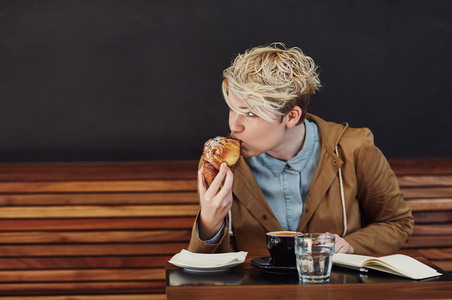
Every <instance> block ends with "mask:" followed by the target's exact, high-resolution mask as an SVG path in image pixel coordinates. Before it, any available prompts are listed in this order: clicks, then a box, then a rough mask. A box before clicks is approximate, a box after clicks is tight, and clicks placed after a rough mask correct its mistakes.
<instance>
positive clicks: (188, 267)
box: [169, 253, 246, 273]
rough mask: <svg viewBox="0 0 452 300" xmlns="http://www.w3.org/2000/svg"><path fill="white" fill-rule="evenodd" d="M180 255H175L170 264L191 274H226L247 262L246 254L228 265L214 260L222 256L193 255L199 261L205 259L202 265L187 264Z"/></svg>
mask: <svg viewBox="0 0 452 300" xmlns="http://www.w3.org/2000/svg"><path fill="white" fill-rule="evenodd" d="M180 255H181V254H180V253H177V254H176V255H174V256H173V257H172V258H171V259H170V260H169V262H170V263H172V264H173V265H175V266H177V267H180V268H184V270H185V271H187V272H191V273H212V272H225V271H227V270H229V269H230V268H232V267H235V266H238V265H240V264H242V263H243V262H244V261H245V258H246V254H245V255H241V258H240V259H235V260H233V261H230V262H226V263H218V262H215V260H214V259H212V258H214V257H215V256H220V255H221V254H200V253H193V255H195V256H196V257H197V258H198V259H203V258H204V260H203V263H202V265H200V264H195V263H193V262H185V261H182V260H181V259H180Z"/></svg>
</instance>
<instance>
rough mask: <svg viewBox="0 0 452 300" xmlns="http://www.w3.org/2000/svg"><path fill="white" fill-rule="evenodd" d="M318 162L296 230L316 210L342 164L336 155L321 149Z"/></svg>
mask: <svg viewBox="0 0 452 300" xmlns="http://www.w3.org/2000/svg"><path fill="white" fill-rule="evenodd" d="M320 162H321V163H319V165H318V166H317V170H316V172H315V175H314V178H313V180H312V183H311V188H310V190H309V195H308V199H307V200H306V205H305V207H304V211H303V214H302V215H301V218H300V223H299V224H298V231H303V229H304V228H305V227H306V225H307V224H308V222H309V220H310V219H311V217H312V216H313V214H314V213H315V211H316V210H317V208H318V206H319V205H320V203H321V202H322V199H323V198H324V196H325V194H326V192H327V191H328V189H329V188H330V187H331V185H332V184H333V182H334V180H335V179H336V178H337V176H338V175H337V174H338V171H339V168H340V167H341V166H342V161H341V160H340V158H338V157H337V156H336V155H334V157H332V156H331V155H330V154H329V153H327V151H325V150H324V149H322V152H321V154H320ZM337 193H338V197H340V191H339V189H338V191H337Z"/></svg>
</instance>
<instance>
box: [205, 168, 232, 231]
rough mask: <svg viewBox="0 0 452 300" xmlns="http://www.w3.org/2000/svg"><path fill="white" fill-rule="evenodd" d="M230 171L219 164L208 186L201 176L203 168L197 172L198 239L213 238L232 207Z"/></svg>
mask: <svg viewBox="0 0 452 300" xmlns="http://www.w3.org/2000/svg"><path fill="white" fill-rule="evenodd" d="M233 177H234V175H233V174H232V171H231V169H230V168H229V167H228V165H227V164H226V163H223V164H221V168H220V171H219V172H218V175H217V176H216V177H215V179H214V180H213V182H212V184H211V185H210V186H209V185H208V184H207V182H206V179H205V177H204V175H203V168H200V169H199V171H198V191H199V196H200V202H201V213H200V215H199V223H198V229H199V237H200V239H201V240H209V239H211V238H212V237H214V236H215V235H216V234H217V232H218V231H219V230H220V229H221V227H222V226H223V224H224V219H225V217H226V215H227V214H228V211H229V210H230V209H231V206H232V183H233Z"/></svg>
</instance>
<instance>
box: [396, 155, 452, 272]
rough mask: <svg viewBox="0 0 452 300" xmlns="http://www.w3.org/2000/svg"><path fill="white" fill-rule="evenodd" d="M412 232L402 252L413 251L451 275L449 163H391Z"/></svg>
mask: <svg viewBox="0 0 452 300" xmlns="http://www.w3.org/2000/svg"><path fill="white" fill-rule="evenodd" d="M390 164H391V167H392V168H393V170H394V172H395V173H396V175H397V178H398V181H399V184H400V187H401V189H402V192H403V194H404V197H405V200H406V201H407V203H408V205H409V206H410V207H411V209H412V210H413V215H414V219H415V230H414V234H413V236H412V237H411V239H410V241H409V242H408V244H406V245H405V246H404V248H405V249H413V250H416V251H418V252H419V253H420V254H422V255H423V256H424V257H425V258H427V259H429V260H430V261H432V262H434V263H435V264H436V265H438V266H439V267H441V268H442V269H443V270H446V271H448V272H452V159H450V158H443V159H417V160H390Z"/></svg>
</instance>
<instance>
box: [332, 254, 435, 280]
mask: <svg viewBox="0 0 452 300" xmlns="http://www.w3.org/2000/svg"><path fill="white" fill-rule="evenodd" d="M333 264H335V265H339V266H341V265H342V266H346V267H356V268H368V269H373V270H378V271H382V272H386V273H390V274H394V275H398V276H403V277H407V278H411V279H416V280H418V279H425V278H429V277H435V276H440V275H441V273H438V272H437V271H436V270H435V269H433V268H431V267H429V266H427V265H425V264H423V263H421V262H420V261H418V260H416V259H414V258H412V257H410V256H407V255H403V254H393V255H388V256H382V257H372V256H366V255H356V254H345V253H336V254H334V256H333Z"/></svg>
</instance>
